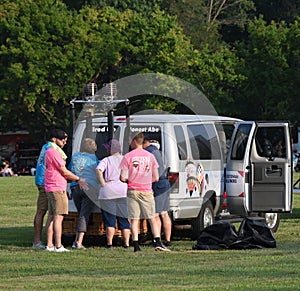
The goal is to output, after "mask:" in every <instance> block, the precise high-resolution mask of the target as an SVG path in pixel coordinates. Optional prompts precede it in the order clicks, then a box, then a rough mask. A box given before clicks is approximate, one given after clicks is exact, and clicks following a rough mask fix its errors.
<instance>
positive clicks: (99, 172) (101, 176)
mask: <svg viewBox="0 0 300 291" xmlns="http://www.w3.org/2000/svg"><path fill="white" fill-rule="evenodd" d="M96 175H97V178H98V180H99V183H100V185H101V186H102V187H104V186H106V185H107V183H106V182H105V180H104V177H103V172H102V171H101V170H99V169H97V170H96Z"/></svg>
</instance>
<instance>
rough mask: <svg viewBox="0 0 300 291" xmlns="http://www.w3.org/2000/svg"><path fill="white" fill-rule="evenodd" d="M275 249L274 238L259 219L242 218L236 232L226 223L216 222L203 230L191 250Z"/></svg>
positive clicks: (232, 226) (231, 225)
mask: <svg viewBox="0 0 300 291" xmlns="http://www.w3.org/2000/svg"><path fill="white" fill-rule="evenodd" d="M254 248H276V240H275V237H274V235H273V233H272V231H271V230H270V228H269V227H268V226H267V224H266V223H265V222H264V221H262V220H259V219H253V218H247V217H246V218H244V219H243V220H242V222H241V224H240V227H239V230H238V231H236V229H235V227H234V225H233V224H231V223H230V222H228V221H220V222H216V223H214V224H212V225H210V226H208V227H206V228H205V229H203V230H202V231H201V232H200V234H199V237H198V239H197V243H196V244H195V245H194V246H193V250H220V249H254Z"/></svg>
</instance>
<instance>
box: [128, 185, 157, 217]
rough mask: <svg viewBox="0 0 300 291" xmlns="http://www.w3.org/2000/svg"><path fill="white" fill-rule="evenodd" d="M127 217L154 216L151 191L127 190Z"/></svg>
mask: <svg viewBox="0 0 300 291" xmlns="http://www.w3.org/2000/svg"><path fill="white" fill-rule="evenodd" d="M127 205H128V207H127V208H128V217H129V218H130V219H140V218H141V219H151V218H154V217H155V201H154V196H153V193H152V192H141V191H138V190H128V191H127Z"/></svg>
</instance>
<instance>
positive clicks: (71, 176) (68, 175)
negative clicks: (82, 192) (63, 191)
mask: <svg viewBox="0 0 300 291" xmlns="http://www.w3.org/2000/svg"><path fill="white" fill-rule="evenodd" d="M59 170H60V172H61V174H62V175H63V176H64V177H66V179H67V180H68V181H76V182H77V183H78V184H79V186H80V188H82V189H84V188H87V187H88V185H87V183H86V182H85V179H81V178H80V177H78V176H77V175H75V174H73V173H72V172H71V171H69V170H68V169H67V168H66V167H65V166H63V167H60V168H59Z"/></svg>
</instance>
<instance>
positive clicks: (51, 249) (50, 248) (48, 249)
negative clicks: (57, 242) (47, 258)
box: [45, 246, 54, 252]
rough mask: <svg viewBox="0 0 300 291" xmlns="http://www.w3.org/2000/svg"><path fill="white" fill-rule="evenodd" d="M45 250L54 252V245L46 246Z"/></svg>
mask: <svg viewBox="0 0 300 291" xmlns="http://www.w3.org/2000/svg"><path fill="white" fill-rule="evenodd" d="M45 251H46V252H54V246H53V247H48V246H46V248H45Z"/></svg>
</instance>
